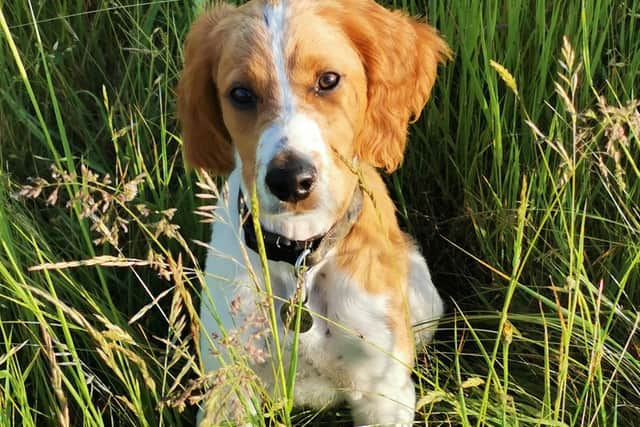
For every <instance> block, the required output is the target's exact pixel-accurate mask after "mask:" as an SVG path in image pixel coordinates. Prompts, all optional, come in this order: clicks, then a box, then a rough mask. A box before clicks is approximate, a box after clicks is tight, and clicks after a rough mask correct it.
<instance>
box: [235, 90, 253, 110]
mask: <svg viewBox="0 0 640 427" xmlns="http://www.w3.org/2000/svg"><path fill="white" fill-rule="evenodd" d="M229 97H230V98H231V101H232V102H233V104H234V105H235V106H236V108H239V109H242V110H246V109H249V108H253V107H254V106H255V105H256V102H257V101H258V97H257V96H256V95H255V94H254V93H253V92H252V91H251V89H247V88H245V87H241V86H238V87H235V88H233V89H231V92H229Z"/></svg>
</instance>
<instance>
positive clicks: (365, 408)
mask: <svg viewBox="0 0 640 427" xmlns="http://www.w3.org/2000/svg"><path fill="white" fill-rule="evenodd" d="M240 176H241V174H240V172H239V170H238V169H236V170H235V171H234V172H233V173H232V174H231V176H230V178H229V181H228V185H229V197H228V200H226V199H223V198H221V200H219V202H218V207H217V211H216V212H217V215H218V216H219V219H218V220H217V221H216V222H215V223H214V227H213V238H212V241H211V248H210V249H209V252H208V257H207V268H206V289H204V290H203V293H202V306H201V321H202V325H201V327H202V329H201V335H200V346H201V351H202V353H203V362H204V368H205V370H206V371H212V370H215V369H218V368H219V367H220V362H219V360H218V359H217V358H216V357H214V355H213V352H212V351H211V348H212V347H211V344H212V343H213V344H214V346H215V343H216V340H214V339H212V336H213V335H212V334H215V335H218V336H219V335H222V332H221V326H223V328H224V329H225V330H227V331H231V330H233V329H236V328H238V327H240V326H242V322H243V321H244V320H245V319H247V318H249V317H250V316H251V314H252V313H255V311H256V300H257V298H258V295H259V292H261V291H257V290H256V284H255V283H254V281H253V280H252V278H251V275H250V274H249V271H250V269H251V268H252V269H253V270H254V271H255V272H256V273H257V277H258V281H259V284H258V286H259V287H260V288H261V289H264V287H263V281H262V279H261V273H260V271H261V270H260V264H259V259H258V256H257V254H256V253H254V252H253V251H251V250H249V249H246V248H245V247H244V243H243V240H242V233H241V226H240V223H239V218H238V215H237V197H236V195H237V192H238V189H239V186H240V181H241V179H240ZM245 251H246V252H245ZM244 253H246V254H247V255H248V257H249V260H250V264H251V266H250V267H249V268H247V266H246V265H245V263H244V259H245V258H244V255H243V254H244ZM410 262H411V267H410V274H409V280H410V283H409V287H410V294H409V295H410V308H411V319H412V320H414V321H415V320H417V319H418V318H420V319H427V320H432V319H437V318H438V317H439V316H440V315H441V313H442V302H441V300H440V297H439V296H438V293H437V291H436V290H435V288H434V287H433V284H432V283H431V280H430V277H429V274H428V269H427V266H426V263H425V262H424V259H423V258H422V257H421V256H420V254H419V253H418V252H417V251H416V252H413V253H412V254H411V261H410ZM269 268H270V272H271V282H272V285H273V290H274V294H275V295H277V296H280V297H282V298H288V297H289V296H291V295H292V294H293V292H294V288H295V278H294V275H293V268H292V266H290V265H289V264H286V263H282V262H269ZM307 280H308V282H307V283H308V295H309V297H308V306H309V308H310V310H311V311H312V312H314V313H317V315H316V316H314V323H313V327H312V328H311V330H310V331H308V332H306V333H303V334H300V344H299V351H298V371H297V376H296V385H295V395H294V399H295V403H296V404H297V405H306V406H311V407H314V408H323V407H326V406H327V405H329V404H331V403H334V402H338V401H341V400H347V401H348V402H349V403H350V404H351V406H352V410H353V416H354V420H355V422H356V424H358V425H365V424H372V423H392V424H402V425H409V424H410V423H411V422H412V420H413V414H414V405H415V393H414V386H413V382H412V381H411V377H410V370H409V368H408V363H409V361H410V359H411V358H412V357H413V355H403V354H394V353H393V343H394V337H393V334H392V331H391V330H390V327H389V324H388V309H387V300H386V298H384V297H380V296H375V295H370V294H368V293H367V292H365V291H364V290H363V288H362V287H361V286H358V285H357V284H355V283H353V282H352V281H351V279H350V278H349V277H348V276H347V275H346V274H345V273H344V272H343V271H341V270H340V269H339V268H338V266H337V265H336V264H335V261H334V260H333V258H332V254H331V252H330V253H329V254H327V256H326V257H325V259H324V260H323V261H322V262H321V263H320V264H318V265H316V266H315V267H314V268H313V269H312V270H311V271H310V272H309V274H308V277H307ZM237 297H240V299H241V300H240V305H239V310H238V312H236V313H234V312H232V310H230V307H229V305H230V303H231V301H233V300H234V299H235V298H237ZM275 305H276V313H279V310H280V306H281V302H279V301H276V303H275ZM213 306H215V308H216V310H217V313H218V315H219V319H220V321H221V323H218V322H217V321H216V320H215V316H214V315H213ZM278 320H279V319H278ZM254 332H255V331H254V330H252V329H249V330H247V331H245V333H244V334H243V339H248V337H249V336H250V335H251V334H252V333H254ZM278 333H279V336H280V337H281V340H282V339H283V337H284V331H283V329H282V325H281V324H279V331H278ZM430 333H432V331H430ZM290 338H291V334H288V335H287V337H286V338H284V339H283V344H282V346H283V351H284V360H285V361H288V360H289V357H290V346H291V342H290ZM258 345H259V346H262V348H263V349H264V350H265V351H267V352H268V351H269V349H268V348H267V347H266V345H267V344H266V343H265V342H264V341H263V340H260V341H259V342H258ZM215 347H216V348H217V350H218V351H220V357H221V358H223V359H225V360H226V362H229V360H230V359H229V355H228V354H227V353H226V352H225V351H224V349H221V348H220V347H219V346H215ZM271 362H272V360H269V361H267V362H266V363H265V364H257V365H255V366H254V369H255V370H256V372H258V373H259V375H260V376H261V378H262V380H263V382H264V383H265V385H266V387H267V390H270V389H272V386H273V378H272V372H273V370H272V368H271V367H270V365H269V364H270V363H271ZM200 415H202V414H200Z"/></svg>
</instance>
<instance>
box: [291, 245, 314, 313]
mask: <svg viewBox="0 0 640 427" xmlns="http://www.w3.org/2000/svg"><path fill="white" fill-rule="evenodd" d="M310 254H311V249H309V248H307V249H305V250H304V251H302V253H301V254H300V256H299V257H298V259H297V260H296V263H295V264H294V266H293V272H294V274H295V276H296V286H298V283H299V282H302V289H301V290H300V291H301V292H302V295H301V297H302V304H306V303H307V301H308V300H309V289H307V287H308V286H309V285H308V283H307V280H306V278H305V275H306V274H307V272H308V271H309V267H307V265H306V261H307V257H308V256H309V255H310Z"/></svg>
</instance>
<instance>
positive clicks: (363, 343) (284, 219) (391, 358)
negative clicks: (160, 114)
mask: <svg viewBox="0 0 640 427" xmlns="http://www.w3.org/2000/svg"><path fill="white" fill-rule="evenodd" d="M449 57H450V51H449V48H448V46H447V44H446V43H445V42H444V41H443V40H442V38H441V37H440V36H439V35H438V32H437V31H436V30H435V29H434V28H432V27H431V26H429V25H428V24H426V23H420V22H418V21H417V20H415V19H413V18H411V17H409V16H407V15H406V14H404V13H402V12H400V11H390V10H387V9H385V8H384V7H382V6H380V5H379V4H377V3H375V2H374V1H373V0H322V1H318V0H280V1H274V0H252V1H249V2H248V3H245V4H244V5H242V6H238V7H236V6H232V5H228V4H217V5H215V6H213V7H212V8H211V9H208V10H206V11H204V13H203V14H202V15H201V16H200V17H199V18H198V19H197V20H196V22H195V23H194V24H193V26H192V28H191V30H190V31H189V33H188V35H187V37H186V41H185V49H184V69H183V71H182V74H181V76H180V81H179V84H178V91H177V92H178V93H177V96H178V117H179V121H180V124H181V127H182V137H183V151H184V155H185V157H186V161H187V163H189V164H190V165H192V166H193V167H197V168H202V169H206V170H209V171H213V172H215V173H216V174H218V175H224V176H228V180H227V185H228V191H227V193H226V196H225V197H220V199H219V201H218V206H217V209H216V215H217V217H218V219H217V221H215V223H214V225H213V232H212V240H211V244H210V248H209V250H208V256H207V260H206V275H207V278H206V287H205V289H203V291H202V305H201V330H202V332H201V336H200V347H201V352H202V358H203V365H204V368H205V370H207V371H212V370H216V369H218V368H219V367H220V365H221V363H222V362H221V360H222V361H224V360H227V361H228V360H230V359H229V358H230V355H229V354H228V352H227V351H225V350H224V349H222V350H221V349H220V348H219V347H220V346H216V345H215V341H216V339H220V337H222V336H224V334H225V332H224V330H226V331H230V330H233V329H237V328H241V329H242V330H243V332H242V339H246V340H251V339H254V340H257V341H256V344H255V346H254V348H253V350H254V352H255V351H258V352H264V354H274V353H272V351H273V346H274V341H275V338H274V337H272V336H270V337H269V338H267V337H265V336H264V335H260V333H259V332H257V331H256V330H255V328H254V327H253V326H251V325H248V326H247V325H245V326H246V327H244V328H242V324H243V323H246V322H247V321H248V320H247V319H250V318H251V319H253V320H255V313H256V312H258V311H260V310H259V308H260V309H262V308H263V307H264V306H265V303H266V304H267V305H268V304H269V303H272V304H273V311H272V312H270V313H279V314H280V316H275V317H271V318H270V319H271V320H273V319H274V318H275V321H276V323H277V335H278V337H279V339H280V340H281V341H282V342H281V343H280V346H281V348H282V352H283V356H282V359H283V360H284V361H285V362H288V361H289V360H290V354H291V351H292V345H293V343H294V336H296V335H297V337H298V346H297V354H298V362H297V371H296V382H295V392H294V397H293V399H294V402H295V404H296V405H300V406H307V407H312V408H324V407H327V405H329V404H332V403H337V402H342V401H347V403H348V404H349V405H350V407H351V411H352V417H353V420H354V422H355V424H356V425H366V424H374V423H375V424H396V425H409V424H411V423H412V422H413V419H414V416H415V414H414V412H415V390H414V384H413V380H412V378H411V370H412V366H413V360H414V351H415V342H416V341H418V342H421V343H426V342H428V341H429V340H430V339H431V337H432V335H433V333H434V330H435V327H436V323H437V320H438V319H439V318H440V317H441V316H442V314H443V302H442V300H441V298H440V296H439V294H438V291H437V290H436V288H435V286H434V285H433V283H432V281H431V277H430V273H429V269H428V267H427V264H426V262H425V259H424V257H423V256H422V255H421V253H420V251H419V249H418V248H417V246H416V244H415V243H414V242H413V241H412V240H411V238H410V237H409V236H407V235H406V234H405V233H403V232H402V231H401V230H400V227H399V225H398V222H397V219H396V215H395V206H394V204H393V202H392V200H391V198H390V197H389V194H388V192H387V189H386V187H385V184H384V181H383V179H382V178H381V176H380V173H379V171H384V172H387V173H390V172H392V171H394V170H396V169H397V168H398V167H399V165H400V164H401V162H402V160H403V154H404V151H405V145H406V143H407V129H408V124H409V122H410V121H412V120H415V119H417V118H418V116H419V115H420V113H421V111H422V109H423V108H424V105H425V103H426V102H427V100H428V98H429V96H430V92H431V89H432V87H433V84H434V82H435V80H436V75H437V71H438V66H439V64H441V63H443V62H445V61H446V60H447V59H448V58H449ZM254 194H255V197H256V199H254V200H258V202H259V203H258V206H257V207H256V206H253V207H252V202H251V200H252V195H254ZM256 208H259V214H258V218H257V221H255V222H259V224H260V229H261V230H262V236H259V235H257V234H256V229H257V228H254V216H252V214H253V215H255V214H256V213H257V212H258V210H257V209H256ZM261 241H263V242H264V251H265V253H266V257H267V258H268V263H267V267H268V270H269V272H270V275H269V277H270V289H271V294H269V293H268V292H267V290H268V289H267V287H266V286H267V282H266V280H265V279H264V277H263V275H262V274H256V272H262V271H263V266H261V258H260V255H259V253H260V242H261ZM265 294H267V295H272V298H271V300H266V299H265V296H264V295H265ZM214 306H215V307H214ZM266 316H267V318H269V315H268V314H267V315H266ZM263 320H264V319H263ZM254 323H256V322H254ZM257 323H260V322H257ZM263 323H264V322H263ZM416 324H422V325H423V327H422V328H421V329H420V330H415V329H414V326H415V325H416ZM292 325H293V326H292ZM424 325H426V326H424ZM291 329H298V330H299V333H298V334H295V333H293V332H292V331H291ZM256 337H258V338H257V339H256ZM214 349H215V350H214ZM261 354H262V353H261ZM258 359H260V358H258ZM252 367H253V368H254V369H255V371H256V372H258V374H259V376H260V377H261V379H262V381H263V383H264V384H265V385H266V389H267V390H270V389H273V387H275V384H276V383H278V381H279V379H278V378H274V374H273V372H274V371H273V369H271V365H270V362H268V361H265V360H257V361H256V360H254V361H253V366H252ZM276 377H277V375H276Z"/></svg>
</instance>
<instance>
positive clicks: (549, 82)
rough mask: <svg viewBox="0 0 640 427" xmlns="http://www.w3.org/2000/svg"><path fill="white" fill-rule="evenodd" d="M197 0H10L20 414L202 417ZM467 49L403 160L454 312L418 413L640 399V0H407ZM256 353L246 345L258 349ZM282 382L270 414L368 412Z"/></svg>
mask: <svg viewBox="0 0 640 427" xmlns="http://www.w3.org/2000/svg"><path fill="white" fill-rule="evenodd" d="M201 3H203V2H200V1H198V0H193V1H174V0H158V1H142V0H139V1H125V0H110V1H108V0H46V1H44V0H31V1H28V0H0V426H2V427H4V426H7V427H9V426H25V427H29V426H38V427H41V426H188V425H193V423H194V419H195V405H196V404H198V402H199V400H200V398H201V397H202V396H203V394H205V393H206V389H207V387H206V385H207V384H209V385H211V383H213V391H212V392H215V385H216V384H215V378H213V380H212V378H211V377H210V376H207V375H206V374H205V373H203V372H201V369H200V364H199V359H198V349H197V348H196V346H195V343H194V340H193V336H194V334H196V335H197V331H198V320H197V307H198V304H199V301H198V298H199V296H198V295H199V290H200V288H201V286H202V283H201V280H202V274H201V266H202V263H203V261H204V252H205V251H204V248H203V247H202V245H201V244H199V243H198V242H201V241H207V240H208V234H209V229H210V224H209V222H210V221H211V219H212V216H211V210H210V208H209V207H210V205H211V204H213V200H212V199H213V198H214V197H215V194H216V191H217V189H218V188H219V186H220V185H221V182H220V181H219V180H213V179H209V178H208V177H206V176H198V174H196V173H195V172H194V171H192V170H188V169H187V168H185V165H184V164H183V160H182V156H181V140H180V131H179V128H178V126H177V122H176V117H175V91H174V89H175V86H176V82H177V77H178V75H179V72H180V68H181V62H182V56H181V52H182V42H183V39H184V35H185V33H186V31H187V29H188V28H189V24H190V23H191V22H192V21H193V19H194V17H195V15H196V14H197V11H198V10H200V8H201V7H202V6H203V4H201ZM384 3H385V4H386V5H388V6H393V7H398V8H404V9H405V10H407V11H409V12H410V13H412V14H415V15H426V16H427V19H428V21H429V22H430V23H431V24H433V25H434V26H436V27H437V28H438V29H439V30H440V31H441V33H442V35H443V37H444V38H445V39H446V40H447V41H448V42H449V44H450V45H451V47H452V50H453V52H454V58H453V60H452V61H451V62H449V63H448V64H447V65H446V66H444V67H442V68H441V69H440V75H439V80H438V81H437V82H436V87H435V89H434V92H433V96H432V99H431V101H430V102H429V104H428V106H427V108H426V110H425V112H424V114H423V116H422V117H421V119H420V120H419V121H418V122H417V123H416V124H414V125H413V126H412V127H411V130H410V143H409V148H408V152H407V155H406V158H405V162H404V166H403V167H402V168H401V169H400V170H399V171H398V172H396V173H395V174H393V175H391V176H388V177H387V182H388V185H389V189H390V192H391V194H392V195H393V197H394V199H395V200H396V201H397V205H398V216H399V218H400V222H401V224H402V226H403V228H405V229H406V230H407V231H408V232H409V233H411V234H412V235H413V236H415V238H416V239H417V241H418V242H419V243H420V245H421V246H422V248H423V250H424V253H425V256H426V258H427V260H428V262H429V264H430V267H431V269H432V272H433V274H434V281H435V283H436V286H437V287H438V288H439V290H440V292H441V293H442V294H443V295H444V296H445V299H446V302H447V314H446V317H445V318H444V319H443V321H442V322H441V324H440V328H439V332H438V333H437V335H436V338H435V340H434V342H433V343H432V344H431V345H429V346H428V347H427V348H425V349H420V350H421V351H420V352H419V354H418V355H417V363H416V368H415V375H414V377H415V379H416V382H417V384H418V398H419V402H418V411H417V418H416V423H417V424H424V423H426V422H428V423H429V425H433V426H439V425H443V426H471V425H474V426H494V425H503V426H529V425H531V426H574V425H579V426H615V425H621V426H637V425H638V424H639V423H640V421H638V420H640V338H639V334H638V329H639V328H640V313H639V308H640V286H639V285H640V283H639V279H640V179H639V178H640V154H639V153H640V112H639V108H640V101H639V99H640V95H639V94H638V88H640V1H638V0H572V1H564V2H562V1H550V0H538V1H533V0H510V1H508V2H507V1H497V0H464V1H462V0H460V1H444V0H423V1H417V0H402V1H386V2H384ZM240 368H241V367H240ZM271 397H272V398H271V399H267V404H266V405H265V407H264V411H263V413H261V414H259V416H258V417H256V419H255V420H254V422H255V423H256V425H349V419H348V411H346V410H345V409H344V408H339V409H328V410H326V411H324V412H322V413H319V414H318V413H314V412H311V411H308V410H304V409H300V408H296V409H294V410H293V411H291V408H290V407H289V405H287V404H286V402H282V399H279V398H278V396H271Z"/></svg>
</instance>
